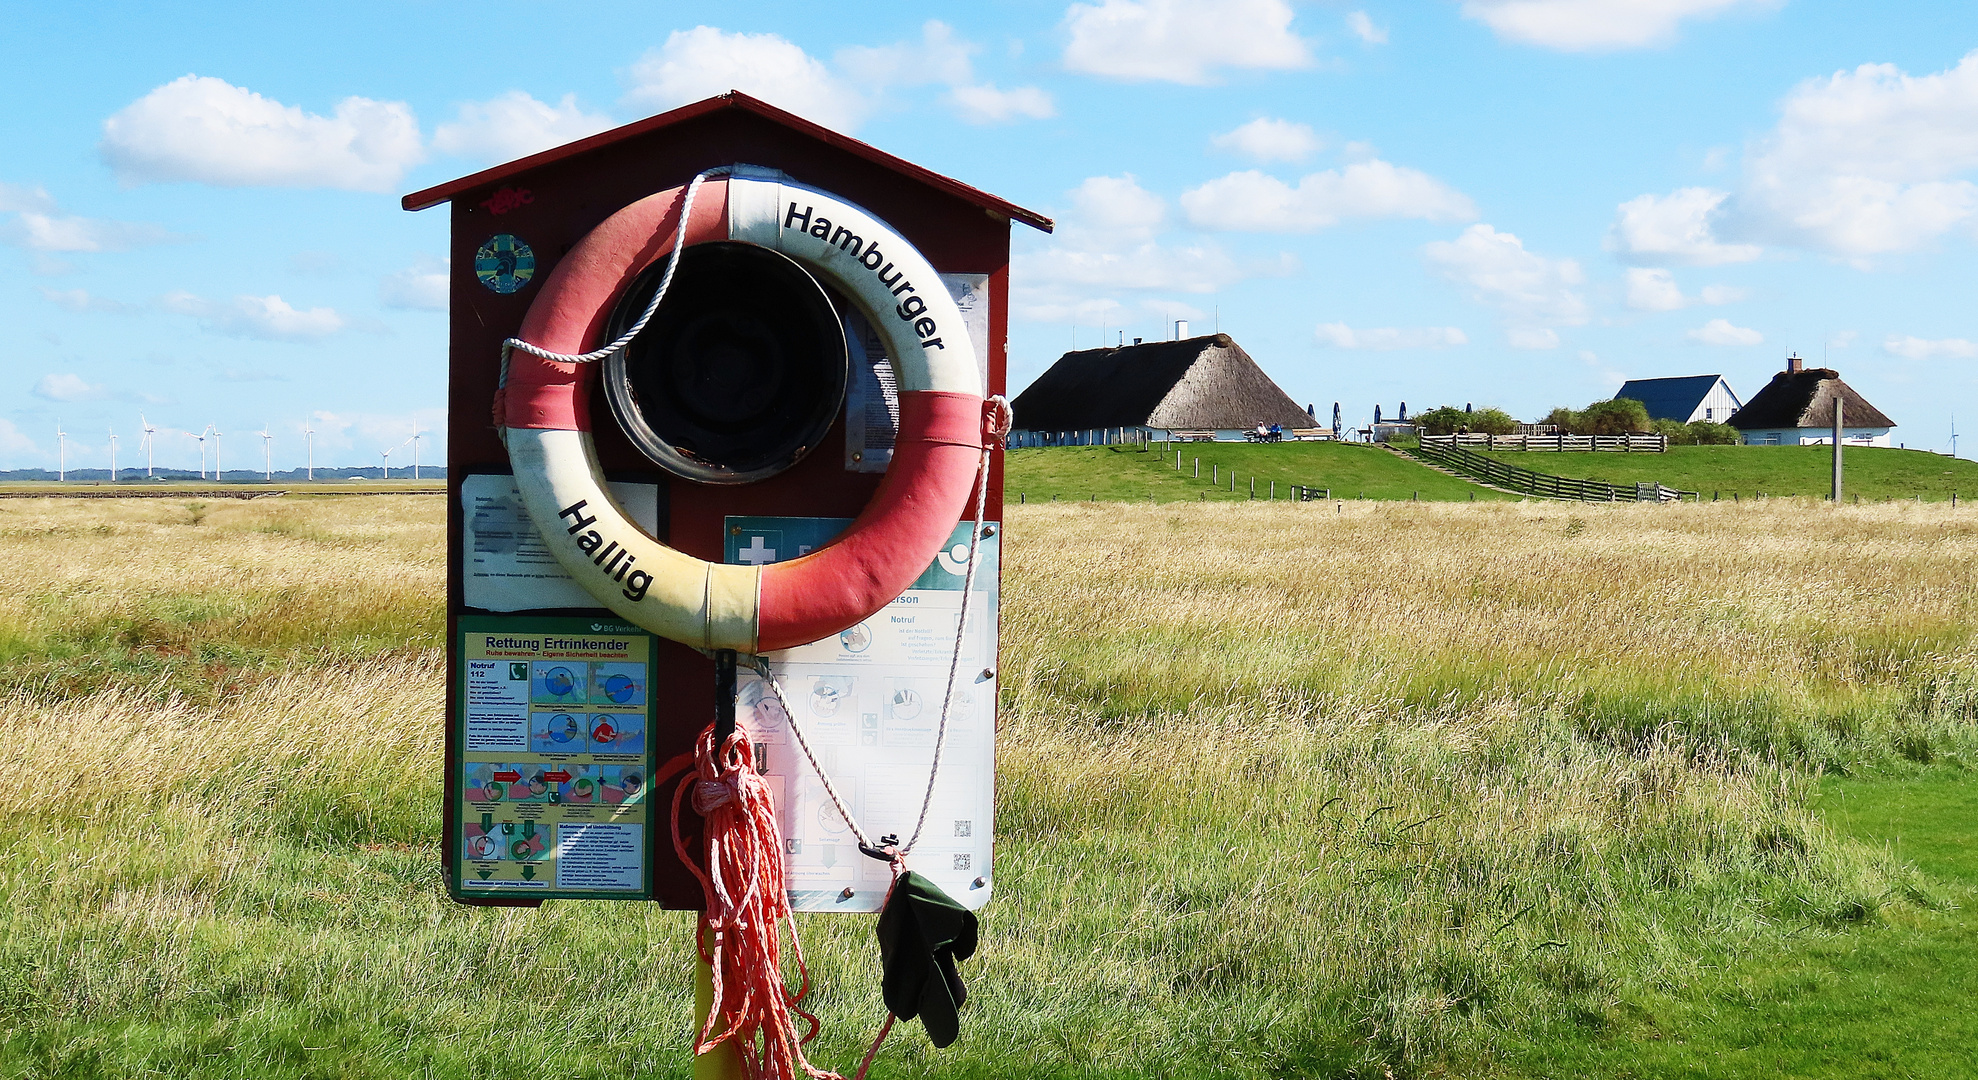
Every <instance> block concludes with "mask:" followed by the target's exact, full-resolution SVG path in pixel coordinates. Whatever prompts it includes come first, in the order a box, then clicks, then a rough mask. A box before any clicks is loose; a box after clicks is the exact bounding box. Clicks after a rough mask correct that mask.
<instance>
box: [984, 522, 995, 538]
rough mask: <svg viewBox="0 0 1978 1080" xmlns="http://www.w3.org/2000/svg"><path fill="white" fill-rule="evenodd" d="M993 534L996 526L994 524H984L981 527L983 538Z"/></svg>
mask: <svg viewBox="0 0 1978 1080" xmlns="http://www.w3.org/2000/svg"><path fill="white" fill-rule="evenodd" d="M994 535H996V527H995V526H994V525H984V526H983V527H982V538H983V539H985V540H987V539H988V538H989V537H992V536H994Z"/></svg>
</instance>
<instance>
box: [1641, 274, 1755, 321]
mask: <svg viewBox="0 0 1978 1080" xmlns="http://www.w3.org/2000/svg"><path fill="white" fill-rule="evenodd" d="M1749 294H1750V291H1749V290H1747V289H1740V288H1738V287H1736V286H1733V285H1705V286H1704V287H1703V288H1702V289H1701V290H1700V291H1698V293H1697V295H1696V296H1694V297H1691V296H1685V295H1683V290H1682V289H1681V288H1680V287H1678V286H1677V284H1676V277H1675V275H1674V274H1671V273H1670V272H1669V271H1667V270H1659V269H1648V268H1645V267H1639V266H1637V267H1631V268H1629V270H1628V306H1629V307H1631V308H1634V309H1635V310H1636V311H1675V310H1677V309H1679V308H1686V307H1689V306H1690V305H1691V304H1710V305H1713V306H1714V305H1717V304H1734V303H1737V302H1738V301H1740V300H1743V299H1744V298H1745V297H1746V296H1748V295H1749Z"/></svg>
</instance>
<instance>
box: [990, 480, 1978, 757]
mask: <svg viewBox="0 0 1978 1080" xmlns="http://www.w3.org/2000/svg"><path fill="white" fill-rule="evenodd" d="M1009 532H1010V549H1009V554H1008V556H1007V558H1008V567H1007V571H1006V588H1007V590H1008V591H1007V593H1006V597H1005V607H1006V610H1007V611H1008V612H1009V614H1008V617H1007V619H1006V622H1005V634H1004V643H1005V644H1004V647H1005V649H1006V659H1005V663H1004V669H1005V684H1006V685H1008V686H1014V687H1019V688H1021V689H1020V690H1019V693H1020V694H1022V695H1024V696H1025V697H1026V698H1030V697H1034V696H1035V695H1034V693H1033V691H1041V692H1043V693H1044V694H1045V695H1047V696H1053V697H1057V698H1060V699H1062V700H1063V701H1066V702H1076V703H1079V704H1080V705H1081V706H1082V707H1086V708H1091V709H1097V710H1100V711H1102V712H1110V713H1123V712H1132V711H1135V710H1145V709H1154V710H1166V709H1173V708H1176V707H1178V706H1182V705H1186V704H1189V703H1190V702H1191V701H1193V702H1197V703H1229V702H1234V701H1237V700H1254V699H1257V698H1258V697H1260V696H1269V695H1282V696H1288V697H1290V698H1293V699H1298V700H1303V701H1306V702H1308V703H1320V702H1330V703H1333V704H1335V705H1337V704H1340V703H1352V704H1353V707H1354V708H1371V709H1373V710H1375V711H1382V710H1386V711H1389V712H1396V711H1407V712H1418V711H1420V710H1422V709H1428V710H1429V711H1431V712H1435V711H1447V710H1449V709H1458V710H1461V709H1466V708H1468V707H1470V705H1471V704H1472V703H1475V702H1480V701H1481V702H1487V701H1493V700H1498V699H1512V700H1516V701H1519V702H1521V703H1523V704H1524V705H1526V706H1528V707H1546V708H1563V709H1565V710H1567V711H1568V712H1570V713H1573V714H1575V715H1577V716H1579V717H1580V718H1582V719H1588V720H1593V719H1598V718H1599V717H1600V716H1605V717H1606V718H1607V719H1609V720H1614V721H1627V722H1628V723H1631V724H1632V723H1635V722H1637V721H1639V722H1651V721H1652V722H1653V723H1650V727H1651V728H1652V727H1653V726H1654V723H1666V722H1674V721H1680V722H1682V723H1685V724H1690V725H1693V726H1700V727H1701V728H1703V729H1708V731H1709V732H1711V733H1713V734H1715V735H1731V736H1737V738H1734V741H1739V740H1740V739H1742V736H1741V735H1740V734H1739V732H1740V731H1742V730H1743V729H1745V728H1753V730H1752V731H1751V732H1749V734H1750V735H1751V738H1750V739H1742V745H1744V746H1746V748H1748V749H1753V750H1759V751H1761V752H1763V751H1766V750H1780V749H1785V750H1786V751H1788V752H1789V753H1796V752H1798V751H1799V750H1804V751H1806V752H1807V753H1808V754H1809V755H1810V756H1812V757H1814V758H1818V759H1820V760H1824V761H1827V762H1828V763H1830V764H1838V763H1840V762H1841V761H1842V760H1843V759H1844V758H1845V756H1846V752H1845V749H1844V748H1841V747H1838V746H1831V747H1830V746H1828V745H1826V742H1825V741H1824V736H1820V735H1819V734H1818V732H1819V731H1822V730H1828V729H1831V728H1832V727H1833V726H1834V725H1836V724H1839V725H1841V726H1843V727H1845V725H1846V724H1848V723H1851V722H1854V720H1856V719H1859V716H1860V713H1861V711H1862V710H1864V709H1867V710H1870V711H1877V710H1879V711H1880V712H1881V713H1883V714H1885V718H1892V717H1894V712H1893V711H1891V710H1894V711H1903V710H1905V709H1906V710H1908V715H1906V720H1907V721H1922V720H1925V719H1928V717H1929V714H1930V713H1931V711H1932V710H1933V709H1935V710H1937V711H1943V710H1944V709H1949V710H1950V711H1951V712H1953V713H1958V714H1959V715H1961V716H1965V718H1967V719H1968V711H1969V710H1968V708H1967V703H1966V702H1965V701H1964V696H1963V695H1965V693H1966V687H1967V682H1966V676H1965V675H1964V673H1965V672H1969V671H1970V670H1972V661H1973V660H1974V659H1975V658H1978V657H1975V656H1974V644H1973V640H1972V629H1973V627H1974V625H1978V619H1974V617H1973V616H1974V613H1978V578H1975V577H1974V575H1973V573H1972V567H1973V566H1974V565H1978V560H1974V555H1978V513H1974V512H1973V511H1970V510H1961V511H1952V510H1950V509H1948V508H1942V507H1937V506H1934V505H1933V506H1923V507H1919V506H1913V505H1904V506H1876V507H1861V508H1855V507H1844V508H1840V509H1832V508H1827V507H1824V506H1821V505H1819V504H1807V503H1793V502H1786V501H1775V502H1768V503H1764V504H1758V505H1744V506H1734V505H1731V504H1724V503H1719V504H1714V505H1710V504H1706V505H1702V506H1696V505H1690V506H1666V507H1656V506H1639V507H1637V506H1623V507H1570V506H1561V505H1558V504H1550V505H1543V504H1531V503H1526V504H1516V505H1479V506H1474V507H1472V506H1464V505H1445V504H1434V503H1421V504H1394V503H1344V504H1337V505H1335V506H1312V505H1303V506H1292V505H1255V504H1252V505H1244V504H1237V505H1229V506H1201V507H1190V508H1187V509H1163V508H1159V507H1149V506H1131V505H1117V504H1115V505H1111V506H1108V505H1105V504H1100V505H1097V506H1092V505H1082V504H1067V505H1062V506H1055V507H1053V506H1039V507H1032V508H1026V510H1025V511H1023V512H1021V513H1020V514H1019V515H1018V516H1016V517H1015V518H1014V520H1012V521H1011V522H1010V529H1009ZM1629 703H1632V704H1629ZM1603 704H1604V705H1611V706H1613V707H1612V708H1603V707H1602V706H1603ZM1624 714H1631V715H1624ZM1767 717H1771V718H1773V719H1777V720H1792V721H1799V720H1805V721H1806V722H1807V724H1808V725H1809V727H1808V730H1807V731H1806V732H1805V733H1803V734H1804V739H1803V740H1802V743H1797V744H1795V745H1794V746H1793V747H1785V748H1781V747H1773V746H1766V745H1762V744H1763V743H1764V742H1765V741H1766V740H1769V739H1771V738H1772V737H1773V736H1774V735H1776V734H1777V732H1775V731H1773V730H1772V729H1771V728H1770V727H1769V726H1768V724H1767ZM1754 726H1755V727H1754ZM1960 727H1962V725H1960ZM1757 728H1763V729H1764V731H1762V732H1761V731H1758V730H1757ZM1847 734H1848V733H1847V732H1845V731H1842V732H1840V733H1839V735H1840V736H1842V737H1845V736H1846V735H1847ZM1816 744H1817V745H1816ZM1830 750H1831V751H1832V753H1829V751H1830Z"/></svg>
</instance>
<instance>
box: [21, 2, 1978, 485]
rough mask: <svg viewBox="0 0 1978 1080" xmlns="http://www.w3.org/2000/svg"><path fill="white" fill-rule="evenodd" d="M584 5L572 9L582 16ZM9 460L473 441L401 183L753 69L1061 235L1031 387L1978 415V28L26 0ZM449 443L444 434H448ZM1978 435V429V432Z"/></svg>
mask: <svg viewBox="0 0 1978 1080" xmlns="http://www.w3.org/2000/svg"><path fill="white" fill-rule="evenodd" d="M551 11H553V12H554V14H553V15H550V16H549V17H547V18H545V17H544V13H545V12H551ZM0 26H3V27H5V29H4V30H0V43H4V45H5V46H6V50H5V51H6V54H7V56H8V57H9V62H10V65H11V67H12V76H13V78H12V80H11V81H12V85H13V86H14V87H15V92H14V93H13V94H10V95H8V97H7V99H6V101H5V103H4V104H0V117H3V118H4V119H3V120H0V131H5V132H6V133H7V137H8V141H9V143H10V144H11V145H10V146H9V147H8V151H9V152H8V153H7V154H6V155H5V157H4V159H0V318H4V319H5V321H6V323H7V325H8V326H9V328H10V334H9V338H10V350H9V351H10V354H11V355H10V359H9V360H8V361H7V362H6V363H4V364H0V468H18V467H26V466H36V465H44V466H53V465H54V464H55V459H56V444H57V440H56V430H57V427H58V425H59V426H60V428H61V429H62V430H64V431H66V432H68V435H69V437H68V440H67V443H68V455H69V456H68V461H69V464H70V465H71V467H99V468H100V467H102V466H103V465H105V464H107V450H108V438H107V437H108V434H109V432H110V431H111V430H112V429H114V430H115V432H116V434H117V436H118V442H119V451H118V458H119V463H120V464H122V465H126V466H128V465H130V464H133V463H136V462H138V461H139V460H140V457H139V450H138V446H139V438H140V432H139V430H138V429H139V416H140V414H142V415H143V416H144V417H146V418H147V419H148V420H149V421H150V423H151V424H152V425H153V426H154V427H155V428H157V429H158V430H159V434H158V435H157V436H156V442H155V445H154V451H153V452H154V454H155V457H156V460H157V462H158V464H159V465H161V466H164V465H169V466H172V467H182V468H189V467H194V466H195V465H196V464H197V462H198V458H199V444H198V443H196V442H195V441H194V440H193V439H191V438H189V437H187V436H186V435H184V434H182V433H183V432H185V431H195V432H196V431H203V430H205V429H206V427H207V426H208V425H212V426H214V427H216V428H218V429H219V430H220V431H222V432H223V433H224V437H223V440H222V444H223V445H224V447H225V450H224V453H225V455H226V463H227V465H228V467H229V468H234V467H242V466H247V465H250V464H257V465H258V464H259V463H260V461H261V458H262V440H261V439H260V437H259V433H260V432H261V431H262V430H264V425H265V430H266V431H267V432H269V434H270V435H271V436H272V440H271V442H270V443H269V446H270V447H271V449H272V452H273V457H274V462H275V466H276V467H277V468H282V467H287V466H293V465H297V464H300V463H301V461H302V458H303V453H304V440H303V437H302V434H301V432H302V430H303V427H304V425H305V423H306V424H307V425H308V426H309V427H310V428H311V429H313V430H314V431H315V432H316V434H315V443H316V460H317V462H318V463H319V464H375V463H376V462H377V461H378V459H379V454H380V452H381V451H382V450H384V449H386V448H388V447H396V449H394V450H393V452H392V462H393V464H394V466H396V465H398V464H400V463H402V462H407V461H409V460H410V454H411V449H410V448H409V447H407V446H405V445H404V442H405V440H406V439H407V438H408V437H409V436H410V435H411V433H412V430H413V426H414V425H415V424H416V425H418V427H419V428H420V429H421V430H424V431H432V432H438V431H440V430H441V429H443V428H444V425H445V422H446V418H445V413H444V404H445V377H446V376H445V370H446V369H445V349H446V323H445V312H444V293H443V291H442V290H441V289H440V288H439V284H440V282H441V281H442V280H443V275H444V273H445V265H444V263H443V262H442V261H441V259H442V256H443V254H444V251H445V230H446V225H447V219H446V217H445V214H444V211H427V212H425V213H421V214H408V213H405V212H403V211H401V210H399V209H398V196H399V195H401V194H403V193H405V192H407V191H412V190H415V189H418V188H421V187H425V186H428V185H430V184H433V183H437V182H439V181H443V180H446V179H449V178H451V177H454V176H457V175H461V174H464V173H467V172H470V171H473V170H475V169H478V168H481V167H484V166H486V165H488V164H492V163H495V162H498V161H501V160H506V159H508V158H512V157H515V156H518V155H520V154H523V153H527V152H531V151H533V150H536V149H540V148H542V147H545V146H549V145H554V144H556V143H559V142H564V141H568V140H569V139H572V138H576V137H579V136H582V135H585V134H588V133H590V132H592V131H596V130H600V129H602V128H604V127H607V126H611V125H614V124H618V123H624V122H627V121H630V120H634V119H637V118H639V117H642V116H646V115H649V114H651V113H653V112H657V111H661V110H663V109H666V108H670V107H672V106H675V105H679V104H682V103H685V102H687V101H691V100H695V99H697V98H700V97H704V96H707V95H709V94H712V93H718V92H720V91H722V90H725V89H728V88H729V87H735V88H739V89H743V90H747V91H750V92H752V93H755V94H757V95H759V96H762V97H765V98H767V99H768V100H770V101H772V102H775V103H777V104H779V105H782V106H784V107H786V108H789V109H791V110H793V111H796V112H799V113H804V114H806V115H809V116H811V117H813V118H815V119H818V120H820V121H823V122H825V123H827V124H830V125H832V126H835V127H838V128H840V129H841V130H845V131H848V132H850V133H852V134H855V135H857V136H858V137H860V138H862V139H865V140H867V141H869V142H871V143H873V144H875V145H877V146H879V147H881V148H882V149H885V150H888V151H891V152H893V153H895V154H899V155H901V156H903V157H906V158H909V159H911V160H914V161H917V162H920V163H922V164H924V165H927V166H929V167H931V168H933V169H936V170H938V171H941V172H945V173H948V174H950V175H952V176H955V177H958V178H960V179H962V180H964V181H967V182H968V183H971V184H974V185H976V186H978V187H981V188H985V189H987V190H989V191H992V192H995V193H997V194H999V195H1002V196H1004V197H1006V198H1009V199H1011V200H1013V201H1015V202H1018V203H1021V204H1024V205H1026V206H1030V207H1034V208H1036V209H1039V210H1042V211H1044V212H1046V213H1048V214H1050V215H1052V216H1053V217H1055V218H1057V219H1058V221H1059V223H1060V226H1061V227H1060V229H1059V231H1058V233H1057V234H1056V235H1055V236H1048V237H1047V236H1044V235H1041V234H1038V233H1034V232H1032V231H1030V230H1027V229H1023V228H1019V229H1018V230H1017V235H1016V237H1015V245H1016V261H1015V264H1014V267H1013V271H1012V280H1013V295H1012V311H1011V333H1010V354H1011V382H1012V388H1013V389H1020V388H1021V387H1022V386H1023V384H1024V383H1026V382H1027V381H1028V380H1029V379H1031V378H1034V377H1035V376H1036V375H1037V374H1038V373H1039V372H1041V371H1042V370H1043V369H1044V368H1045V367H1046V366H1048V365H1049V364H1050V362H1051V361H1052V360H1054V359H1055V358H1056V357H1057V356H1058V354H1059V353H1061V352H1062V351H1064V350H1065V349H1068V348H1070V347H1072V345H1073V344H1074V342H1076V343H1077V344H1078V345H1079V346H1085V347H1089V346H1091V345H1094V344H1097V343H1099V342H1100V341H1102V340H1104V341H1115V340H1117V339H1118V336H1119V335H1120V333H1121V332H1122V331H1123V332H1124V333H1125V335H1126V336H1127V337H1129V338H1131V337H1134V336H1142V337H1148V338H1155V337H1161V336H1165V335H1166V334H1168V333H1169V332H1170V324H1171V321H1172V320H1173V319H1176V318H1185V319H1188V320H1189V322H1190V324H1191V327H1192V330H1193V332H1198V333H1199V332H1203V331H1206V330H1212V329H1215V328H1218V327H1220V329H1221V330H1223V331H1225V332H1227V333H1230V334H1232V335H1234V336H1235V337H1236V339H1237V340H1238V341H1239V342H1241V343H1242V344H1243V345H1244V346H1245V348H1247V349H1248V350H1249V351H1250V353H1251V354H1252V355H1253V356H1255V357H1256V358H1257V360H1258V361H1259V362H1260V363H1262V364H1263V365H1264V367H1265V368H1266V369H1267V370H1268V371H1269V372H1270V373H1271V374H1272V376H1274V377H1275V378H1276V379H1277V380H1278V382H1279V383H1280V384H1281V385H1283V386H1284V387H1285V389H1286V390H1287V391H1289V392H1290V393H1291V394H1292V396H1293V397H1295V398H1297V399H1298V400H1299V401H1300V402H1313V403H1316V404H1318V405H1319V408H1320V410H1321V412H1322V414H1323V412H1324V410H1326V409H1328V408H1330V405H1331V403H1332V402H1334V401H1339V402H1341V403H1342V404H1343V407H1344V411H1345V414H1346V416H1347V418H1348V419H1349V420H1359V419H1364V418H1367V417H1369V416H1370V415H1371V413H1372V411H1373V406H1374V405H1375V403H1377V402H1378V403H1380V404H1382V405H1383V406H1384V409H1385V411H1388V412H1392V410H1393V409H1394V408H1395V407H1396V406H1397V405H1398V403H1399V402H1401V401H1404V400H1405V401H1407V402H1408V404H1409V406H1410V408H1424V407H1431V406H1434V405H1438V404H1443V403H1453V404H1458V405H1460V404H1463V403H1465V402H1474V403H1476V404H1477V405H1479V406H1483V405H1496V406H1499V407H1503V408H1506V409H1508V410H1510V411H1511V412H1513V413H1514V414H1517V415H1520V416H1523V417H1531V416H1536V415H1539V414H1542V413H1544V412H1545V411H1546V410H1548V409H1549V408H1551V407H1552V406H1554V405H1561V404H1564V405H1574V406H1579V405H1584V404H1585V403H1587V402H1588V401H1591V400H1594V399H1597V398H1601V397H1605V396H1608V395H1610V394H1611V393H1612V392H1613V390H1614V389H1615V388H1616V387H1618V385H1619V384H1620V382H1621V380H1622V379H1624V378H1628V377H1646V376H1655V375H1686V374H1700V373H1710V372H1721V373H1723V374H1725V375H1727V376H1729V377H1730V379H1731V382H1732V385H1733V386H1734V387H1735V388H1736V389H1737V390H1738V391H1739V392H1740V393H1741V394H1744V395H1747V396H1749V395H1750V394H1751V393H1753V392H1755V391H1756V390H1757V389H1758V388H1759V387H1760V386H1762V385H1763V383H1764V381H1765V380H1766V379H1767V378H1769V376H1770V374H1771V373H1772V372H1774V371H1776V370H1778V369H1779V368H1780V367H1781V366H1782V360H1783V358H1784V357H1785V355H1786V353H1787V351H1788V350H1789V349H1793V350H1797V351H1798V352H1799V353H1800V354H1801V355H1803V356H1806V357H1808V358H1810V359H1812V360H1814V361H1816V362H1817V361H1819V360H1820V359H1821V358H1823V357H1824V358H1826V360H1827V361H1828V362H1829V363H1830V364H1831V365H1832V366H1834V367H1837V368H1839V369H1840V370H1841V372H1842V374H1843V375H1844V376H1845V377H1846V378H1847V379H1848V381H1849V383H1850V384H1852V385H1853V386H1855V387H1856V388H1857V389H1859V390H1861V391H1862V392H1863V393H1864V394H1865V395H1866V396H1867V397H1868V398H1869V400H1871V401H1873V402H1874V403H1876V404H1877V405H1878V406H1880V407H1881V408H1882V409H1883V410H1884V411H1885V412H1888V413H1889V414H1890V415H1892V416H1893V417H1894V418H1895V419H1896V420H1897V421H1898V423H1899V425H1900V426H1899V427H1898V428H1897V430H1896V434H1895V439H1896V441H1899V442H1904V443H1907V444H1908V445H1910V446H1921V447H1928V448H1932V449H1938V450H1947V449H1948V448H1949V440H1950V431H1951V424H1952V420H1953V417H1954V416H1955V417H1962V418H1963V419H1964V421H1965V423H1966V424H1967V425H1969V426H1970V428H1971V429H1972V430H1973V431H1974V432H1978V378H1974V371H1978V308H1974V304H1973V302H1972V301H1973V293H1974V286H1978V260H1974V241H1978V183H1975V182H1974V181H1978V51H1975V50H1978V5H1971V4H1969V3H1963V4H1959V3H1904V4H1900V5H1862V4H1843V3H1836V2H1827V3H1818V2H1809V0H1459V2H1416V3H1408V4H1395V3H1388V4H1382V3H1375V2H1371V0H1368V2H1355V3H1348V4H1329V3H1290V2H1287V0H1222V2H1207V0H1090V2H1081V3H1071V4H1066V3H1063V2H1057V3H1042V2H1014V0H1013V2H991V3H982V4H973V5H954V6H943V5H924V6H922V7H919V8H915V9H912V13H911V14H909V13H908V11H907V9H904V8H901V7H899V6H897V5H885V6H881V5H830V6H826V5H817V4H794V3H736V2H728V3H721V4H668V5H652V4H643V5H635V4H604V3H600V4H568V5H556V6H554V7H545V6H536V7H527V6H516V5H506V6H488V5H449V4H436V3H398V4H393V5H382V4H379V5H367V4H361V3H360V4H345V5H338V6H335V7H328V6H295V5H288V6H269V5H259V4H257V5H252V6H246V5H243V6H238V7H231V6H228V5H224V4H201V5H197V6H192V5H180V6H173V5H165V4H147V5H135V4H132V5H122V6H119V5H96V6H93V7H91V8H89V9H87V10H84V9H82V8H81V7H80V6H72V5H49V4H33V5H30V4H22V3H13V2H7V3H0ZM422 445H423V447H424V449H423V450H422V455H423V456H424V458H425V460H427V461H434V460H437V459H438V458H439V457H440V456H441V450H440V447H441V445H442V444H441V442H440V441H439V440H438V439H437V438H435V439H431V440H429V441H426V442H424V443H423V444H422ZM1965 445H1966V446H1974V445H1978V444H1973V443H1966V444H1965Z"/></svg>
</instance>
